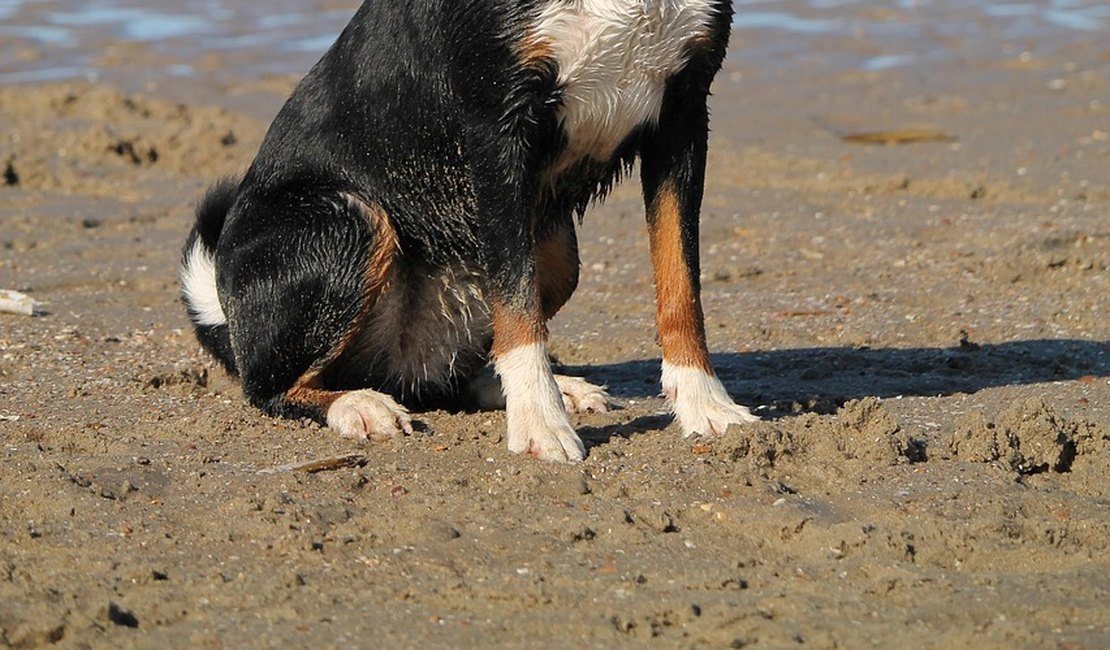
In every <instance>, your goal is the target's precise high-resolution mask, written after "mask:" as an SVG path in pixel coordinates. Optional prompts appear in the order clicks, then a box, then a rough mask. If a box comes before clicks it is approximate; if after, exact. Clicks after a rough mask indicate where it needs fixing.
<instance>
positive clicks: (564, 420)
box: [495, 343, 586, 463]
mask: <svg viewBox="0 0 1110 650" xmlns="http://www.w3.org/2000/svg"><path fill="white" fill-rule="evenodd" d="M495 368H496V370H497V374H498V376H500V377H501V385H502V386H503V388H504V390H505V419H506V420H507V422H508V429H509V434H508V439H509V451H511V452H513V453H516V454H529V455H531V456H535V457H536V458H540V459H542V460H549V461H555V462H562V463H574V462H578V461H580V460H582V459H583V458H585V457H586V447H585V445H583V444H582V441H581V440H580V439H579V438H578V434H576V433H575V432H574V428H573V427H571V425H570V418H569V417H568V416H567V410H566V408H565V407H564V405H563V397H562V393H561V391H560V390H559V385H558V384H556V383H555V378H554V377H553V376H552V374H551V366H550V365H548V362H547V352H546V351H545V350H544V346H543V345H542V344H538V343H537V344H532V345H524V346H521V347H518V348H516V349H515V350H511V351H509V352H507V353H505V354H503V355H501V356H500V357H499V358H498V359H497V361H496V363H495ZM583 383H585V382H583Z"/></svg>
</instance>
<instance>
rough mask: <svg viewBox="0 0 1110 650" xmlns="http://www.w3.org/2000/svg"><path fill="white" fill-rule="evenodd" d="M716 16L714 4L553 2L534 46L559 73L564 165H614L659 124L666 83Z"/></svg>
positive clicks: (679, 0)
mask: <svg viewBox="0 0 1110 650" xmlns="http://www.w3.org/2000/svg"><path fill="white" fill-rule="evenodd" d="M712 16H713V3H712V2H711V0H555V1H553V2H549V3H548V4H547V5H546V6H545V7H544V8H543V10H542V11H541V12H540V14H539V17H538V20H537V21H536V23H535V25H534V27H533V38H534V39H535V40H536V41H537V42H538V43H541V44H543V45H544V46H546V47H547V48H549V49H550V50H551V53H552V55H553V57H554V59H555V62H556V64H557V65H558V81H559V84H560V86H561V87H562V88H563V96H562V99H563V103H562V107H561V108H560V114H559V117H560V119H561V121H562V124H563V129H564V130H565V132H566V135H567V141H568V149H567V152H566V154H565V156H564V161H565V162H566V164H571V163H573V162H575V161H577V160H579V159H581V158H583V157H585V156H590V157H592V158H595V159H597V160H600V161H606V160H609V158H610V157H612V155H613V152H614V151H615V150H616V148H617V147H618V146H619V145H620V144H621V142H623V141H624V139H625V138H626V137H628V135H629V134H630V133H631V132H632V131H633V129H635V128H636V127H638V126H640V125H642V124H648V123H654V122H656V121H658V119H659V111H660V109H661V107H662V105H663V94H664V91H665V90H666V83H667V80H668V79H669V78H670V77H671V76H672V75H674V74H675V73H677V72H678V71H680V70H681V69H682V68H683V67H684V66H685V65H686V57H685V50H686V46H687V44H688V43H689V42H690V41H691V40H693V39H694V38H697V37H698V36H703V35H705V34H706V33H707V32H708V31H709V25H710V21H711V19H712Z"/></svg>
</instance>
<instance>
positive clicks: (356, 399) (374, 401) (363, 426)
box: [328, 390, 412, 440]
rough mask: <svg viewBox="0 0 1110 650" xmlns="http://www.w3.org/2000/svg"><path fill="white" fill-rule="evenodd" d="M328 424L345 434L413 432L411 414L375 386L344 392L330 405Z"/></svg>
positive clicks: (377, 435)
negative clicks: (369, 388)
mask: <svg viewBox="0 0 1110 650" xmlns="http://www.w3.org/2000/svg"><path fill="white" fill-rule="evenodd" d="M328 426H329V427H331V428H332V429H335V430H336V431H338V432H339V435H341V436H343V437H344V438H358V439H360V440H366V439H368V438H392V437H394V436H396V435H399V434H400V433H401V432H404V433H410V434H411V433H412V418H410V417H409V412H408V411H407V410H405V407H403V406H401V405H400V404H398V403H397V402H395V401H394V400H393V398H392V397H390V396H389V395H385V394H383V393H379V392H377V391H374V390H356V391H351V392H349V393H345V394H344V395H343V396H341V397H340V398H339V399H337V400H335V401H334V402H332V404H331V406H330V407H328Z"/></svg>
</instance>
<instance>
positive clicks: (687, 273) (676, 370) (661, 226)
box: [641, 86, 758, 436]
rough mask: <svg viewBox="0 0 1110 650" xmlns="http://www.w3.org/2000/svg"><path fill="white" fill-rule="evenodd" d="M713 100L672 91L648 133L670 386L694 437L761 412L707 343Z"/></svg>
mask: <svg viewBox="0 0 1110 650" xmlns="http://www.w3.org/2000/svg"><path fill="white" fill-rule="evenodd" d="M678 88H681V87H678ZM678 88H675V89H673V90H677V89H678ZM705 100H706V93H705V92H704V91H698V90H697V87H696V86H695V87H693V88H683V89H682V90H681V91H679V92H669V93H668V97H667V101H666V102H665V104H664V107H663V111H662V113H661V115H660V122H659V125H658V127H657V128H656V129H654V130H652V131H651V132H650V133H648V134H647V136H646V138H645V143H644V146H643V149H642V151H641V155H642V161H641V179H642V183H643V190H644V202H645V204H646V208H647V222H648V231H649V234H650V237H651V261H652V268H653V271H654V276H655V300H656V312H655V321H656V328H657V329H658V332H659V342H660V344H661V345H662V347H663V377H662V383H663V392H664V393H665V394H666V396H667V398H668V399H669V400H670V402H671V405H672V408H673V409H674V413H675V416H676V417H677V418H678V421H679V423H680V424H681V425H682V430H683V433H684V434H685V435H686V436H695V435H719V434H723V433H724V432H725V431H726V430H727V429H728V426H729V425H730V424H739V423H744V422H751V421H754V420H757V419H758V418H756V417H755V416H753V415H751V413H749V412H748V409H746V408H744V407H743V406H738V405H737V404H735V403H734V402H733V401H732V398H730V397H729V396H728V393H727V392H726V391H725V389H724V386H722V385H721V382H720V380H719V379H718V378H717V376H716V374H715V373H714V371H713V366H712V364H711V363H710V361H709V350H708V347H707V346H706V342H705V324H704V318H703V315H702V308H701V288H700V282H699V280H698V274H699V261H698V219H699V213H700V210H701V199H702V190H703V185H704V181H705V158H706V147H707V143H708V131H709V128H708V127H709V117H708V113H707V110H706V103H705Z"/></svg>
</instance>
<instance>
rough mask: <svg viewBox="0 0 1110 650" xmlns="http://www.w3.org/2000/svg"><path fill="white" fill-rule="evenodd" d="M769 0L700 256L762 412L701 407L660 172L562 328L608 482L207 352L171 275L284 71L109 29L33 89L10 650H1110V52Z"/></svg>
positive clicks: (707, 292)
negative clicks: (189, 649) (355, 408)
mask: <svg viewBox="0 0 1110 650" xmlns="http://www.w3.org/2000/svg"><path fill="white" fill-rule="evenodd" d="M45 4H47V5H49V4H50V3H45ZM750 4H751V3H737V10H738V11H739V12H741V15H742V16H744V15H746V16H749V17H750V20H751V21H753V22H758V21H759V20H762V21H764V22H767V21H770V22H772V23H773V22H775V21H776V20H777V21H778V26H777V27H775V26H772V27H768V28H766V29H756V28H743V29H742V28H741V27H740V26H738V28H737V30H736V32H735V34H734V39H733V40H734V48H733V56H732V57H731V58H730V60H729V62H728V65H727V66H726V69H725V70H724V71H723V72H722V73H721V75H720V77H719V78H718V83H717V85H716V87H715V97H714V133H713V143H712V146H711V157H710V163H709V164H710V169H709V178H708V183H707V188H706V199H705V208H704V216H703V226H702V228H703V230H702V246H703V264H702V265H703V269H702V270H703V293H704V301H705V310H706V317H707V322H708V329H709V338H710V345H711V348H712V349H713V351H714V352H715V355H714V360H715V363H716V364H717V368H718V371H719V373H720V375H721V377H722V380H723V381H724V383H725V384H726V386H727V387H728V389H729V391H730V392H731V393H732V394H733V395H734V396H735V397H736V398H737V399H738V401H741V402H742V403H745V404H747V405H748V406H751V407H754V408H756V409H757V412H758V413H759V414H760V415H761V416H762V417H763V421H762V422H760V423H758V424H755V425H752V426H746V427H742V428H736V429H733V430H731V431H730V432H729V434H728V435H727V436H725V437H724V438H722V439H719V440H715V441H711V442H705V441H701V442H689V441H685V440H683V439H682V438H681V437H680V433H679V431H678V428H677V426H676V425H674V424H672V423H671V421H670V418H669V416H668V415H667V414H666V411H665V404H664V403H663V401H662V399H660V397H659V396H658V364H659V350H658V348H657V346H656V344H655V342H654V326H653V322H652V316H653V307H652V301H651V295H652V294H651V273H650V266H649V257H648V253H647V241H646V235H645V233H644V227H643V218H642V207H641V205H640V199H639V195H638V187H637V184H636V183H635V182H634V181H629V182H626V184H625V185H624V186H622V187H621V188H620V189H619V190H618V191H617V192H616V193H615V194H614V195H613V196H612V197H610V199H609V200H608V201H607V202H606V203H605V204H604V205H602V206H598V207H596V208H594V209H593V210H592V211H591V212H590V213H589V214H588V215H587V217H586V220H585V223H584V224H583V226H582V230H581V233H580V241H581V249H582V250H581V256H582V259H583V278H582V283H581V285H580V288H579V289H578V292H577V293H576V294H575V296H574V298H573V299H572V300H571V302H570V303H569V305H568V306H567V307H566V309H565V310H564V311H563V312H561V313H560V314H559V315H558V316H557V317H556V319H555V320H554V321H553V323H552V326H551V330H552V349H553V352H554V353H555V355H556V357H557V358H558V362H559V364H560V365H561V366H562V367H563V369H564V370H565V371H566V372H568V373H570V374H580V375H583V376H585V377H587V378H588V379H590V380H591V381H594V382H596V383H604V384H607V385H608V386H609V388H610V391H611V392H612V394H613V395H614V396H615V397H616V399H617V401H618V402H619V404H620V408H619V409H617V410H615V411H613V412H611V413H608V414H600V415H584V416H580V417H578V418H577V421H576V425H577V426H578V428H579V430H580V432H581V434H582V436H583V438H584V440H585V441H586V444H587V447H588V450H589V456H588V458H587V460H586V461H585V462H584V463H582V464H581V465H577V466H556V465H549V464H544V463H538V462H535V461H531V460H528V459H524V458H518V457H515V456H511V455H510V454H508V453H507V452H506V450H505V446H504V441H503V440H502V434H503V428H504V415H503V413H500V412H490V413H446V412H428V413H420V414H418V415H417V420H418V421H419V422H420V423H421V427H420V429H421V430H420V431H419V432H418V433H417V434H416V435H413V436H409V437H405V438H401V439H398V440H395V441H393V442H391V443H374V444H370V443H366V444H360V443H357V442H353V441H348V440H340V439H338V438H337V437H336V436H335V435H333V434H332V433H331V432H329V431H328V430H326V429H323V428H320V427H318V426H317V425H315V424H312V423H307V422H295V421H284V420H274V419H269V418H266V417H264V416H262V415H260V414H259V413H257V412H255V411H254V410H252V409H251V408H249V407H248V406H247V405H246V403H245V402H244V400H243V398H242V395H241V392H240V389H239V387H238V385H237V384H236V383H235V382H234V381H233V380H232V379H230V378H229V377H227V376H226V375H225V374H223V373H222V372H221V371H220V370H219V369H218V368H217V367H216V365H215V364H214V363H213V362H212V360H211V359H210V358H208V357H207V356H206V355H205V354H203V353H202V352H201V351H200V350H199V349H198V346H197V344H196V342H195V340H194V339H193V338H192V335H191V333H190V332H189V330H188V327H187V321H186V319H185V316H184V313H183V310H182V308H181V306H180V304H179V303H178V300H177V285H176V281H175V277H174V274H175V266H176V261H177V254H178V251H179V248H180V246H181V244H182V243H183V241H184V237H185V234H186V232H187V230H188V228H189V225H190V223H191V218H192V215H191V208H192V205H193V203H194V202H195V200H196V199H197V197H198V196H199V194H200V192H201V191H202V189H203V187H204V186H205V185H206V184H207V183H208V182H210V181H211V180H212V179H213V178H214V177H216V176H219V175H222V174H234V173H236V172H238V171H241V170H242V169H243V168H244V167H245V166H246V165H247V164H248V163H249V161H250V159H251V157H252V155H253V153H254V151H255V150H256V148H257V146H258V143H259V140H260V138H261V136H262V134H263V133H264V130H265V128H266V125H267V122H268V120H269V118H270V117H271V116H272V114H273V112H274V111H276V109H277V108H278V106H280V103H281V101H282V99H283V98H284V96H285V95H286V94H287V93H288V92H289V90H290V89H291V88H292V85H293V84H294V83H295V81H296V78H297V75H296V74H295V73H294V72H293V71H292V70H291V69H290V68H284V69H275V68H272V67H271V66H273V59H274V58H275V55H274V53H273V51H272V48H271V49H270V50H266V49H263V50H261V51H253V52H252V51H251V50H250V49H249V48H243V49H237V50H235V51H234V52H225V53H224V54H221V56H212V55H211V53H210V52H208V53H205V52H201V51H199V49H200V48H196V49H197V50H198V51H193V50H190V49H189V48H186V47H184V46H182V47H181V48H176V49H175V48H174V47H173V46H172V39H173V38H174V37H172V36H167V37H165V38H167V39H169V40H167V41H165V42H166V43H169V45H164V44H159V42H156V41H139V40H135V39H130V40H129V39H126V38H121V37H120V36H119V35H118V34H115V33H114V32H113V33H110V32H109V31H107V28H106V27H102V28H96V29H101V30H102V31H96V29H93V32H92V36H87V35H83V36H81V38H80V39H78V41H77V43H78V45H75V46H74V47H76V48H77V51H78V52H79V53H84V54H82V55H81V56H82V57H84V59H88V60H89V61H92V63H90V64H89V65H91V66H92V67H93V68H95V70H96V76H95V78H94V80H93V81H92V82H90V81H87V80H85V81H81V80H73V79H63V80H54V81H51V80H49V79H46V80H45V81H43V82H37V83H25V82H21V83H16V82H15V80H12V79H9V80H8V81H7V82H5V83H4V85H3V86H2V87H0V124H3V127H2V133H0V136H2V137H0V171H2V172H3V175H2V176H0V178H2V179H3V180H2V181H0V288H3V289H16V290H20V291H23V292H25V293H28V294H30V295H32V296H33V297H34V298H35V299H36V300H37V301H40V302H41V303H42V305H41V307H40V310H39V313H38V314H37V315H36V316H35V317H23V316H14V315H0V440H2V441H3V447H2V448H0V469H2V472H0V495H2V498H0V646H10V647H19V648H26V647H38V646H43V645H50V644H55V643H57V644H61V645H63V646H69V647H109V646H110V647H121V646H123V647H130V646H139V647H164V646H199V645H208V646H216V647H257V646H269V645H293V646H308V645H312V646H322V647H340V646H397V647H442V646H464V647H469V646H488V645H495V646H509V647H522V646H533V647H534V645H535V644H536V643H540V644H541V645H545V646H553V647H599V646H600V647H604V646H616V645H622V644H626V643H627V644H631V643H638V644H641V643H653V644H655V645H658V646H660V647H694V646H698V647H700V646H708V647H756V648H780V647H794V646H798V647H818V648H825V647H848V648H855V647H925V648H928V647H937V648H941V647H943V648H952V647H975V648H984V647H998V648H1003V647H1005V648H1044V647H1059V648H1102V647H1106V646H1108V645H1110V605H1108V603H1110V560H1108V559H1107V558H1108V557H1110V555H1108V552H1107V551H1108V545H1110V541H1108V540H1110V511H1108V508H1110V343H1108V341H1110V278H1108V275H1107V265H1108V261H1110V176H1108V172H1107V170H1108V169H1110V142H1108V133H1107V132H1108V131H1110V128H1108V127H1110V95H1108V88H1110V85H1108V84H1110V49H1107V45H1106V44H1105V39H1104V38H1103V39H1100V38H1098V34H1097V33H1095V34H1093V35H1092V34H1088V33H1087V32H1084V31H1083V30H1081V29H1077V30H1073V32H1074V34H1073V36H1074V37H1067V38H1065V37H1063V36H1059V37H1053V38H1047V37H1042V36H1038V34H1042V32H1032V33H1025V32H1023V31H1022V30H1021V29H1020V28H1021V27H1022V26H1023V25H1025V23H1023V22H1022V21H1021V20H1018V19H1013V20H1007V21H1003V22H1001V23H999V22H995V21H993V20H988V19H987V18H982V17H981V16H979V15H978V14H976V15H970V14H969V15H968V16H967V17H966V18H967V20H966V22H967V24H968V25H973V26H975V29H977V30H979V31H978V32H975V31H974V30H973V31H968V32H967V33H961V32H958V31H957V32H955V33H953V32H952V31H950V30H949V31H946V30H941V29H936V30H934V31H935V33H932V34H926V35H924V36H921V35H920V34H918V35H917V37H916V38H911V39H909V40H899V39H898V38H896V34H894V32H893V31H892V33H891V35H890V36H889V38H888V37H887V36H885V35H884V34H886V32H883V31H882V29H880V28H883V29H885V28H890V29H891V30H894V27H897V26H898V25H899V21H903V22H904V23H905V25H908V26H909V27H908V28H907V29H909V31H908V32H907V33H910V34H915V33H916V32H915V31H914V30H915V29H917V27H915V26H926V27H927V26H929V25H930V24H932V23H931V22H930V21H929V20H928V18H929V16H930V15H931V14H930V13H929V12H931V11H932V12H941V13H943V16H945V17H947V18H945V20H944V21H942V22H943V24H944V25H950V24H959V21H958V20H956V18H959V17H960V15H961V14H960V11H961V10H960V8H959V3H950V4H944V5H939V6H936V7H933V6H930V5H926V6H924V7H917V8H909V9H907V8H902V9H898V10H894V9H891V10H888V11H889V13H888V14H885V15H875V14H874V12H879V10H877V9H869V8H866V7H862V8H861V7H855V6H854V5H853V6H852V7H850V8H843V7H841V8H836V7H833V8H828V9H820V8H816V9H815V8H813V7H808V6H804V7H803V6H802V5H801V3H789V2H787V3H763V4H765V5H769V6H770V9H774V11H771V10H769V9H768V7H767V6H760V5H759V3H754V4H752V5H751V6H754V7H755V8H751V9H749V10H748V11H749V13H747V14H745V13H744V10H745V7H749V5H750ZM780 4H781V6H779V5H780ZM320 6H321V7H325V5H320ZM992 6H994V5H992ZM333 8H334V7H333ZM1096 8H1097V7H1096ZM0 9H3V7H0ZM343 9H344V8H343V7H341V6H339V7H338V8H337V9H336V10H337V11H339V12H340V13H341V12H342V10H343ZM756 9H760V11H759V12H757V11H756ZM780 10H781V11H786V10H789V12H790V13H789V15H790V16H793V17H794V19H795V20H794V22H793V23H791V22H790V21H789V20H785V19H784V18H783V17H782V16H779V17H778V18H773V17H772V18H767V17H766V16H764V17H763V18H759V17H758V16H756V14H757V13H761V14H768V13H775V12H780V13H781V11H780ZM29 11H30V10H29V9H27V8H26V7H22V8H20V9H19V10H18V11H16V12H15V13H14V14H13V15H9V16H6V17H4V20H5V21H6V22H5V23H4V24H5V25H8V26H10V25H12V24H20V25H25V24H31V23H35V21H36V20H38V19H37V18H36V17H35V16H29V14H28V13H27V12H29ZM347 11H349V9H347ZM868 12H871V13H868ZM880 14H881V12H880ZM321 15H323V14H321ZM1084 15H1086V14H1084ZM325 18H326V17H325ZM1096 18H1097V16H1096ZM803 19H804V20H803ZM1065 19H1067V16H1065V17H1064V18H1061V19H1060V20H1065ZM320 20H321V21H324V20H325V19H324V18H320ZM329 20H330V19H329ZM1075 20H1078V19H1075ZM20 21H22V22H20ZM804 21H833V23H834V25H830V26H828V30H826V32H822V33H815V34H811V35H809V36H806V35H805V34H806V33H805V32H804V31H798V30H804V29H808V28H813V25H814V24H811V23H807V22H804ZM1096 22H1097V21H1096ZM341 23H342V20H339V24H341ZM35 24H37V23H35ZM815 24H816V25H818V26H820V23H815ZM859 24H865V25H877V26H878V27H874V28H873V27H868V28H867V29H868V30H870V31H868V34H871V35H873V36H874V35H877V36H875V37H874V38H863V37H861V36H859V34H858V29H859V28H858V27H853V25H859ZM740 25H741V26H742V25H743V23H740ZM807 25H808V26H809V27H806V26H807ZM905 25H904V26H905ZM998 25H1004V26H1005V27H1006V29H1005V30H1004V29H1002V27H998V28H997V29H996V26H998ZM317 27H319V28H323V27H324V25H322V24H317V23H313V28H312V29H308V28H305V29H303V30H301V31H300V32H298V33H299V34H300V36H301V37H303V38H304V39H310V38H311V37H313V36H314V35H315V31H314V30H315V29H317ZM228 29H231V28H230V27H229V28H228ZM275 29H276V28H275ZM290 29H292V28H290ZM1006 30H1011V31H1006ZM239 31H241V32H243V33H244V34H248V35H249V30H247V29H245V28H242V27H240V28H239ZM234 32H235V30H234V29H231V32H229V33H227V34H224V33H223V32H221V34H223V36H225V37H231V36H235V35H236V34H235V33H234ZM977 33H981V34H982V35H984V36H983V37H982V38H979V37H977V36H976V34H977ZM1050 33H1052V34H1055V32H1050ZM1104 33H1105V32H1103V34H1104ZM82 34H85V33H84V32H82ZM240 35H243V34H240ZM86 36H87V38H88V39H92V40H82V39H85V38H86ZM803 37H804V38H805V39H807V40H806V41H805V42H806V43H807V44H808V45H807V46H806V47H794V48H791V47H788V46H787V44H788V41H789V39H794V38H803ZM177 38H180V39H182V42H186V41H188V34H185V35H182V36H179V37H177ZM111 39H116V40H119V42H118V43H117V44H116V45H115V46H114V47H115V48H116V49H115V50H111V51H114V52H116V53H117V55H118V56H116V57H115V58H110V57H109V58H106V57H107V55H106V54H105V52H109V51H108V50H105V49H104V47H105V45H104V43H105V42H106V40H111ZM2 48H9V49H10V48H18V49H19V50H20V51H22V52H24V54H23V55H22V56H23V58H24V60H25V61H26V63H25V64H24V66H23V69H24V70H38V69H39V68H38V67H36V64H35V62H36V61H51V65H56V66H69V65H70V63H72V61H69V62H67V61H68V60H65V61H63V60H61V59H59V60H58V61H57V62H54V61H53V59H52V57H62V54H59V51H58V50H57V49H56V47H55V46H54V45H51V44H49V43H42V42H39V41H36V40H33V39H30V40H21V41H19V42H18V43H15V44H13V42H12V41H9V42H8V43H6V44H5V45H4V46H2ZM2 48H0V49H2ZM5 51H8V50H5ZM121 52H122V54H120V53H121ZM822 53H827V56H822ZM833 53H835V56H834V55H833ZM285 55H286V56H287V57H288V59H289V61H291V62H292V63H290V64H289V65H293V64H295V63H298V62H300V61H302V60H307V63H305V64H304V65H305V66H307V65H309V64H311V59H312V58H313V56H314V55H310V53H306V52H302V53H300V54H298V53H296V52H287V53H285ZM901 55H904V56H908V57H910V58H907V59H905V60H903V59H897V58H892V57H896V56H901ZM910 55H912V56H910ZM78 58H80V57H78ZM84 59H82V60H84ZM73 60H74V61H76V60H77V59H76V58H75V59H73ZM81 65H85V64H83V63H82V64H81ZM168 66H184V67H177V68H173V69H176V70H179V71H181V72H182V74H181V76H180V77H174V76H172V74H168V73H167V69H168ZM185 68H189V69H191V70H192V72H190V73H189V74H185ZM43 69H58V68H50V67H49V66H46V67H44V68H43ZM11 72H13V69H9V68H2V69H0V78H2V76H3V75H4V74H7V73H11ZM39 74H43V75H45V74H47V73H39ZM61 76H65V75H61ZM81 76H85V75H84V74H83V73H82V75H81ZM24 81H26V80H24ZM876 133H879V134H880V135H875V134H876ZM923 135H924V136H930V137H924V138H922V137H921V136H923ZM853 136H854V137H853ZM915 137H916V138H919V140H920V141H914V142H911V143H907V144H901V145H894V144H880V145H868V144H861V143H860V141H861V140H868V139H878V140H889V141H897V140H899V138H905V139H910V140H912V139H914V138H915ZM336 458H339V459H341V460H340V461H336V462H331V463H324V464H323V465H324V466H323V467H319V466H311V465H310V466H308V467H301V466H300V465H302V464H304V463H311V462H312V461H317V460H321V459H336ZM310 470H316V471H310Z"/></svg>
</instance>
